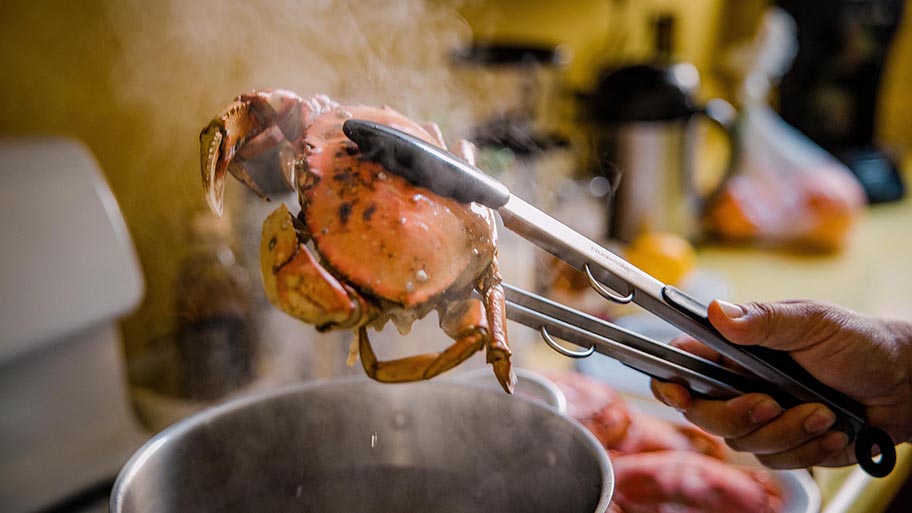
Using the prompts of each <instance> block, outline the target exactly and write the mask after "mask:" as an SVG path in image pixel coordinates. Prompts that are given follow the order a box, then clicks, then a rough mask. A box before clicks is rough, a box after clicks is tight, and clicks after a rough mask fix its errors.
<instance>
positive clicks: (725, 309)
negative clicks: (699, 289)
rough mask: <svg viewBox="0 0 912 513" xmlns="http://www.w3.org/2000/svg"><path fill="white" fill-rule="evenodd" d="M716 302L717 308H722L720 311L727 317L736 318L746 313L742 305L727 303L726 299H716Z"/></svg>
mask: <svg viewBox="0 0 912 513" xmlns="http://www.w3.org/2000/svg"><path fill="white" fill-rule="evenodd" d="M716 302H717V303H719V308H721V309H722V313H724V314H725V316H726V317H728V318H729V319H738V318H739V317H743V316H744V314H746V313H747V311H746V310H745V309H744V307H743V306H740V305H736V304H734V303H729V302H728V301H722V300H721V299H717V300H716Z"/></svg>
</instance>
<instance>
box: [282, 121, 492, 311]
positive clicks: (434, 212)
mask: <svg viewBox="0 0 912 513" xmlns="http://www.w3.org/2000/svg"><path fill="white" fill-rule="evenodd" d="M350 117H356V118H358V119H365V120H370V121H376V122H379V123H383V124H385V125H389V126H391V127H393V128H396V129H399V130H402V131H404V132H407V133H409V134H411V135H413V136H415V137H418V138H420V139H423V140H425V141H427V142H429V143H432V144H435V145H438V146H443V145H442V141H441V140H440V139H439V138H438V137H435V135H436V134H433V133H429V131H427V130H425V128H423V127H422V126H420V125H418V124H417V123H415V122H413V121H411V120H409V119H408V118H406V117H405V116H403V115H401V114H399V113H398V112H396V111H394V110H393V109H390V108H389V107H384V108H373V107H366V106H336V107H334V108H331V109H329V110H328V111H327V112H324V113H322V114H320V115H317V116H316V117H315V118H314V119H313V120H312V122H311V124H310V126H308V127H306V132H305V137H304V148H303V155H302V156H301V157H299V158H298V159H297V160H296V162H295V173H294V175H295V176H294V181H295V183H296V188H297V190H298V195H299V200H300V203H301V215H300V217H299V219H300V220H301V221H302V222H303V224H304V227H305V229H306V231H307V232H308V234H309V235H310V237H311V239H312V241H313V244H314V246H315V248H316V250H317V252H318V253H319V255H320V256H321V257H322V264H323V265H324V266H325V267H327V268H328V269H329V270H330V271H331V272H332V273H333V274H334V275H335V276H337V277H338V278H340V279H343V280H344V281H345V282H347V283H349V284H350V285H352V286H353V287H354V288H356V289H357V290H358V291H360V292H362V293H365V294H367V295H370V296H373V297H375V298H378V299H381V300H385V301H388V302H392V303H395V305H399V306H401V307H402V308H404V309H416V308H419V309H421V310H425V311H423V312H420V313H419V315H418V316H419V317H420V316H422V315H423V314H424V313H426V311H427V310H429V309H430V305H427V307H426V308H420V307H421V306H422V305H425V304H427V303H429V302H432V301H433V300H435V299H436V298H440V297H441V296H442V295H443V294H444V293H446V292H447V291H453V292H463V293H464V292H466V291H467V289H469V290H470V289H471V288H473V287H474V286H475V285H476V280H477V279H478V277H479V276H480V275H481V274H482V272H483V271H484V270H485V269H486V268H487V267H488V266H489V265H491V262H492V260H493V258H494V254H495V247H496V246H495V244H496V232H495V224H494V217H493V213H492V212H491V210H490V209H488V208H486V207H483V206H479V205H477V204H474V203H473V204H464V203H460V202H457V201H455V200H452V199H449V198H444V197H441V196H438V195H436V194H434V193H432V192H431V191H429V190H427V189H421V188H418V187H415V186H413V185H411V184H409V183H408V182H407V181H406V180H405V179H403V178H401V177H399V176H396V175H393V174H391V173H389V172H387V171H385V170H384V168H383V167H382V166H381V165H379V164H377V163H374V162H371V161H368V160H365V158H364V157H363V156H362V155H361V154H360V152H359V151H358V147H357V146H356V145H355V143H353V142H352V141H351V140H349V139H348V138H347V137H346V136H345V135H344V134H343V133H342V123H343V122H344V121H345V120H346V119H348V118H350ZM463 296H464V294H463ZM387 306H392V305H387Z"/></svg>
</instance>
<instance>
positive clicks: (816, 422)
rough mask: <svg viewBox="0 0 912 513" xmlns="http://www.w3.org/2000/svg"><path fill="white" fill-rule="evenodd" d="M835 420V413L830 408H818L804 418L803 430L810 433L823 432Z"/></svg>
mask: <svg viewBox="0 0 912 513" xmlns="http://www.w3.org/2000/svg"><path fill="white" fill-rule="evenodd" d="M834 422H836V415H835V414H833V412H831V411H830V410H827V409H820V410H815V411H814V413H811V414H810V415H808V417H807V418H806V419H804V430H805V431H807V432H808V433H811V434H817V433H823V432H824V431H826V430H827V429H830V426H832V425H833V423H834Z"/></svg>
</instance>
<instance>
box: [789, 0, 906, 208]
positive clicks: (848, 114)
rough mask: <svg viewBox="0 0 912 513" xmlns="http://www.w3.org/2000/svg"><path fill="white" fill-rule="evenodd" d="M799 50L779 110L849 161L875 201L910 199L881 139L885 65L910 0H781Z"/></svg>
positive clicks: (802, 129)
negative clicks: (879, 115) (879, 142)
mask: <svg viewBox="0 0 912 513" xmlns="http://www.w3.org/2000/svg"><path fill="white" fill-rule="evenodd" d="M779 5H780V6H781V7H782V8H783V9H785V10H786V11H787V12H788V13H789V14H791V15H792V17H794V18H795V21H796V23H797V27H798V54H797V56H796V57H795V62H794V64H793V65H792V68H791V69H790V70H789V71H788V73H787V74H786V75H785V76H784V77H783V79H782V82H781V84H780V88H779V89H780V115H781V116H782V118H783V119H784V120H785V121H787V122H788V123H790V124H791V125H794V126H795V127H797V128H798V129H799V130H801V131H802V132H803V133H804V134H806V135H807V136H808V137H810V138H811V139H812V140H813V141H814V142H816V143H817V144H819V145H820V146H822V147H823V148H825V149H826V150H827V151H829V152H830V153H832V154H833V155H835V156H836V157H837V158H839V159H840V160H842V162H844V163H845V164H846V166H848V168H849V169H850V170H851V171H852V172H853V173H854V174H855V176H856V177H857V178H858V179H859V181H860V182H861V184H862V186H863V187H864V189H865V193H866V194H867V196H868V201H869V202H870V203H881V202H886V201H894V200H898V199H900V198H902V197H903V195H904V194H905V187H904V185H903V182H902V179H901V177H900V174H899V172H898V170H897V165H896V162H895V161H894V160H893V159H892V157H891V156H890V155H889V154H888V153H886V152H884V151H883V150H882V149H881V148H879V147H878V145H877V143H876V142H875V141H874V125H875V121H876V116H875V114H876V110H877V108H878V92H879V91H880V84H881V77H882V76H883V71H884V62H885V60H886V56H887V52H888V51H889V49H890V42H891V41H892V39H893V34H894V33H895V32H896V28H897V26H898V25H899V21H900V18H901V16H902V11H903V0H837V1H834V0H780V1H779Z"/></svg>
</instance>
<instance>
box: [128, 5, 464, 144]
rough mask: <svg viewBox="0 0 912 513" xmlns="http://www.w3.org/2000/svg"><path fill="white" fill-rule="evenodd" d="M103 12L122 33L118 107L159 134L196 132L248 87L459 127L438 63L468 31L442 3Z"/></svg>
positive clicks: (456, 95) (452, 92)
mask: <svg viewBox="0 0 912 513" xmlns="http://www.w3.org/2000/svg"><path fill="white" fill-rule="evenodd" d="M110 9H111V10H110V16H111V19H112V22H113V26H114V27H116V29H117V30H118V31H120V32H121V36H122V37H121V38H120V39H121V41H122V44H123V54H122V59H121V60H120V62H118V63H116V66H115V70H114V72H115V75H116V77H117V80H118V81H120V82H121V84H122V86H121V88H120V94H122V95H123V98H122V99H123V100H125V101H126V102H128V103H131V104H134V105H136V106H137V107H141V108H145V109H147V110H148V111H149V112H150V113H157V117H159V118H160V119H159V120H158V121H160V126H161V128H163V129H165V130H164V132H165V133H172V134H173V133H175V130H173V129H178V128H183V127H189V126H192V127H194V130H195V131H198V130H199V128H201V127H202V126H203V125H204V124H205V123H206V122H208V120H209V119H210V118H211V117H212V116H213V115H215V114H216V113H217V112H218V111H219V110H220V109H221V108H222V107H223V106H225V105H226V104H227V103H228V102H229V101H230V100H231V99H233V98H234V97H235V96H236V95H238V94H239V93H241V92H245V91H248V90H251V89H254V88H284V89H289V90H292V91H295V92H297V93H298V94H300V95H302V96H304V97H307V96H310V95H312V94H315V93H326V94H329V95H330V96H331V97H333V98H334V99H336V100H338V101H340V102H346V103H351V102H356V103H365V104H388V105H390V106H393V107H394V108H396V109H398V110H400V111H402V112H403V113H404V114H406V115H409V116H411V117H413V118H415V119H417V120H430V121H435V122H438V123H440V124H441V125H442V126H443V128H444V130H445V131H446V130H447V129H448V128H449V129H451V130H456V131H460V130H459V129H458V127H459V126H460V125H464V124H465V122H466V120H465V118H464V115H462V114H460V112H465V111H466V105H467V103H468V102H467V101H466V97H465V94H464V93H462V92H460V91H459V90H458V88H457V86H456V85H455V84H454V83H453V80H452V75H451V69H450V66H449V62H448V55H449V54H450V53H451V52H452V51H453V49H454V48H456V47H457V46H459V45H460V43H461V42H464V41H465V40H466V39H467V38H468V37H469V28H468V26H467V25H466V23H465V21H464V20H463V19H462V18H461V17H460V16H459V15H458V14H457V13H455V12H454V11H452V10H451V9H449V8H447V7H444V6H440V5H435V4H431V3H429V2H426V1H425V0H368V1H359V0H344V1H331V0H310V1H297V2H292V1H287V0H285V1H264V2H251V1H249V0H240V1H218V0H204V1H199V2H184V1H181V0H165V1H163V2H146V1H137V0H131V1H128V2H114V3H112V6H111V7H110ZM169 129H172V130H169ZM448 135H449V136H450V137H454V136H455V135H457V134H448ZM190 141H191V142H194V143H195V142H196V140H195V137H194V138H191V139H190Z"/></svg>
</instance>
